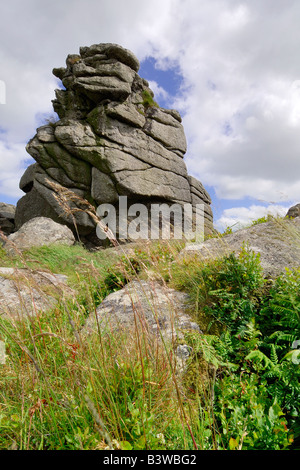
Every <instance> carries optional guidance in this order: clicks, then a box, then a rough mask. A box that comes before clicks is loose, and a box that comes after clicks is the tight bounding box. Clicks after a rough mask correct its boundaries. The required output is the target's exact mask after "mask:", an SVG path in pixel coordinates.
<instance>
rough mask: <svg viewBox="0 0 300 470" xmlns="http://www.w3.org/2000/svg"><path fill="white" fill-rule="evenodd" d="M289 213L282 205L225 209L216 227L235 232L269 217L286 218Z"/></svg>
mask: <svg viewBox="0 0 300 470" xmlns="http://www.w3.org/2000/svg"><path fill="white" fill-rule="evenodd" d="M286 213H287V208H286V207H284V206H281V205H269V206H267V207H265V206H259V205H255V204H253V205H251V206H250V207H234V208H231V209H225V210H224V212H223V214H222V216H221V217H220V218H219V219H218V220H216V221H215V227H216V228H217V229H218V230H220V231H221V232H223V231H224V230H225V229H226V228H227V227H230V228H231V229H232V230H233V231H235V230H238V229H240V228H243V227H247V226H248V225H250V224H251V222H252V221H254V220H257V219H260V218H262V217H267V216H268V215H271V216H273V217H277V216H279V217H284V216H285V215H286Z"/></svg>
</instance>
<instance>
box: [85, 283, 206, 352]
mask: <svg viewBox="0 0 300 470" xmlns="http://www.w3.org/2000/svg"><path fill="white" fill-rule="evenodd" d="M188 300H189V297H188V295H187V294H185V293H182V292H177V291H175V290H174V289H170V288H168V287H166V286H163V285H161V284H159V283H158V282H149V281H148V282H147V281H139V280H134V281H132V282H130V283H129V284H127V285H126V286H125V287H124V288H123V289H121V290H119V291H117V292H113V293H112V294H110V295H108V296H107V297H106V299H105V300H104V301H103V302H102V303H101V304H100V306H99V307H98V308H97V311H96V312H97V321H98V324H99V327H100V331H101V332H103V334H105V333H111V332H118V331H122V330H124V331H126V332H129V334H130V332H132V333H133V334H134V332H135V331H136V327H139V328H141V329H142V330H143V331H145V332H147V333H148V334H149V335H150V337H152V338H153V337H154V338H156V339H158V340H159V341H160V340H161V339H163V340H164V341H166V342H168V343H171V344H174V342H175V343H176V341H177V340H181V339H182V338H183V330H196V331H199V333H201V331H200V329H199V326H198V325H197V324H196V323H195V322H193V321H192V320H191V318H190V316H189V315H188V313H187V305H188ZM83 331H84V332H85V333H91V332H93V331H98V326H97V322H96V318H95V316H92V315H90V317H89V318H88V320H87V322H86V324H85V326H84V330H83Z"/></svg>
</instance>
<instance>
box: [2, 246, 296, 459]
mask: <svg viewBox="0 0 300 470" xmlns="http://www.w3.org/2000/svg"><path fill="white" fill-rule="evenodd" d="M181 248H182V244H181V243H178V242H172V243H171V242H155V243H148V244H144V245H142V244H140V245H139V244H136V245H132V250H131V251H130V252H128V254H127V255H126V254H125V253H123V254H122V252H120V253H116V252H115V250H112V249H107V250H101V251H99V252H88V251H87V250H85V249H84V248H83V247H82V246H80V245H78V246H73V247H64V246H50V247H41V248H34V249H31V250H30V251H28V252H26V253H24V254H23V259H21V258H20V257H16V256H15V257H11V256H8V255H7V254H6V253H5V252H4V250H2V249H1V250H0V258H1V260H0V264H1V265H2V266H19V267H22V266H23V267H24V266H27V267H28V268H32V269H39V270H43V269H45V270H50V271H52V272H55V273H62V274H66V275H67V277H68V281H69V284H70V286H71V287H72V288H73V289H75V291H76V294H75V295H74V297H73V298H72V299H69V300H68V301H61V302H60V303H59V304H58V305H57V306H56V307H55V308H53V309H52V310H49V311H48V312H45V313H40V314H39V315H37V316H35V317H27V318H24V319H23V320H22V321H19V322H14V323H13V322H11V321H9V320H8V319H6V318H4V317H2V318H1V319H0V340H2V341H4V342H5V346H6V354H7V360H6V363H5V364H2V365H0V448H1V449H9V448H13V449H14V448H17V449H21V450H25V449H34V450H35V449H43V450H50V449H55V450H57V449H78V450H81V449H93V450H96V449H99V450H101V449H105V448H113V449H118V448H122V449H133V450H135V449H138V450H140V449H152V450H153V449H166V450H178V449H182V450H183V449H185V450H188V449H189V450H192V449H207V450H213V449H219V450H235V449H245V450H249V449H251V450H252V449H253V450H255V449H262V448H266V449H272V450H283V449H289V448H290V447H291V446H292V445H295V442H296V441H297V438H298V436H299V434H300V430H299V392H300V390H299V362H300V358H299V349H297V344H298V343H297V340H299V339H300V330H299V312H300V297H299V292H300V272H299V271H294V272H287V273H286V274H285V275H284V276H282V277H280V278H278V279H277V280H273V281H272V282H271V281H268V282H266V281H265V280H264V279H263V277H262V271H261V268H260V262H259V258H258V257H257V256H256V255H254V254H253V253H251V252H248V251H247V250H246V249H244V250H243V251H242V253H241V255H240V256H239V257H234V256H227V257H224V258H222V259H220V260H217V261H211V262H208V263H206V264H204V263H202V262H200V261H199V260H197V259H196V258H193V259H190V260H187V259H185V258H182V257H180V256H178V253H179V252H180V250H181ZM137 276H138V277H141V278H143V279H149V278H150V279H152V280H153V279H155V280H157V281H159V282H164V283H167V284H168V285H170V287H173V288H176V289H179V290H183V291H185V292H187V293H189V295H190V299H191V302H190V305H189V308H190V312H191V315H192V316H193V318H194V319H195V320H196V321H197V322H198V324H199V325H200V327H201V328H202V330H203V332H204V333H203V334H202V335H199V334H195V333H186V338H185V342H186V344H189V345H190V346H191V347H192V348H193V354H192V355H191V357H190V359H189V363H188V368H187V370H186V372H185V373H184V374H183V375H182V374H179V373H178V370H177V369H176V366H175V363H174V359H173V356H172V354H171V353H170V351H169V350H167V349H166V348H165V347H164V346H163V345H161V346H158V347H157V348H154V349H153V348H152V347H150V345H149V342H148V341H147V337H146V336H144V335H143V334H142V335H140V334H138V333H137V332H136V334H134V335H133V336H132V335H129V334H127V333H126V332H124V333H122V334H121V333H120V332H119V333H118V334H112V333H111V334H106V333H104V332H103V331H101V330H99V331H98V333H93V335H91V336H88V337H87V336H85V335H84V334H83V333H82V326H83V325H84V322H85V320H86V318H87V315H94V314H95V308H96V307H97V305H98V304H99V303H100V302H101V301H102V300H103V299H104V298H105V297H106V296H107V295H108V294H109V293H110V292H113V291H114V290H117V289H120V288H122V286H123V285H125V284H126V283H127V282H128V281H130V280H132V279H134V278H136V277H137ZM295 345H296V346H295Z"/></svg>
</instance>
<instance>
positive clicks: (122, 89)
mask: <svg viewBox="0 0 300 470" xmlns="http://www.w3.org/2000/svg"><path fill="white" fill-rule="evenodd" d="M138 70H139V62H138V60H137V58H136V57H135V56H134V55H133V54H132V53H131V52H130V51H128V50H127V49H124V48H123V47H121V46H119V45H116V44H96V45H92V46H90V47H81V48H80V54H79V55H75V54H72V55H69V56H68V57H67V59H66V67H61V68H56V69H53V74H54V75H55V76H56V77H58V78H59V79H60V80H61V81H62V85H63V88H62V89H58V90H55V95H56V98H55V99H54V100H53V108H54V111H55V112H56V113H57V114H58V116H59V120H58V121H57V122H50V123H48V124H46V125H43V126H41V127H39V128H38V129H37V133H36V135H35V136H34V137H33V139H31V140H30V141H29V143H28V145H27V147H26V150H27V152H28V153H29V154H30V155H31V156H32V157H33V158H34V160H35V161H36V163H34V164H32V165H30V166H29V167H28V168H27V170H26V171H25V173H24V175H23V176H22V178H21V180H20V188H21V189H22V190H23V191H24V192H25V193H26V194H25V196H24V197H22V198H21V199H20V200H19V201H18V203H17V208H16V214H15V225H16V229H17V230H18V229H19V228H20V227H21V226H22V225H23V224H24V223H25V222H27V221H28V220H30V219H32V218H34V217H41V216H43V217H49V218H51V219H53V220H54V221H56V222H60V223H61V224H66V225H68V226H69V227H70V228H72V229H74V220H73V217H75V218H76V225H77V229H78V231H79V234H80V235H81V236H83V237H87V238H88V237H89V236H91V235H92V234H93V233H95V223H94V221H93V220H92V219H91V218H90V216H89V215H88V214H86V213H83V212H81V211H78V212H76V202H72V203H71V209H75V212H73V215H70V213H67V212H64V211H62V208H61V207H60V205H59V203H58V201H57V198H56V197H55V191H54V189H53V186H52V184H51V183H56V184H59V185H60V186H62V187H64V188H68V189H70V190H71V191H73V192H74V193H75V194H77V195H78V196H80V197H82V198H84V199H86V200H87V201H89V202H90V203H91V204H92V205H94V207H97V206H99V205H100V204H103V203H110V204H113V205H116V206H117V204H118V200H119V197H120V196H127V197H128V201H129V204H132V203H135V202H142V203H145V204H148V203H152V202H153V201H155V202H158V203H167V204H168V205H171V204H173V203H179V204H181V205H182V204H184V203H190V204H192V205H193V207H196V204H204V217H205V219H204V220H205V230H206V231H207V232H210V231H211V230H212V229H213V217H212V211H211V208H210V203H211V199H210V197H209V195H208V193H207V191H206V190H205V189H204V187H203V186H202V184H201V183H200V182H199V181H198V180H197V179H195V178H194V177H191V176H189V175H188V174H187V169H186V165H185V162H184V160H183V157H184V155H185V153H186V150H187V145H186V138H185V134H184V129H183V126H182V124H181V117H180V114H179V113H178V112H177V111H175V110H172V109H171V110H168V109H163V108H160V107H159V106H158V105H157V104H156V102H155V101H154V94H153V92H152V91H151V89H150V88H149V84H148V82H147V81H146V80H144V79H143V78H141V77H140V76H139V75H138Z"/></svg>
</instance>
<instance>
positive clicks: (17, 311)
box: [0, 268, 73, 319]
mask: <svg viewBox="0 0 300 470" xmlns="http://www.w3.org/2000/svg"><path fill="white" fill-rule="evenodd" d="M72 294H73V291H72V289H71V288H70V287H69V286H68V285H67V277H66V276H64V275H62V274H52V273H48V272H42V271H31V270H29V269H17V268H0V315H3V316H4V317H7V318H8V317H12V318H14V319H17V318H20V319H21V318H22V317H24V316H27V315H29V316H32V315H36V314H37V313H38V312H40V311H46V310H48V309H50V308H53V307H54V306H55V305H56V303H57V301H58V299H59V298H63V297H64V296H70V295H72Z"/></svg>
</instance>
